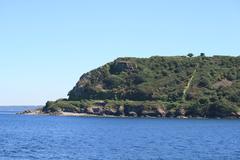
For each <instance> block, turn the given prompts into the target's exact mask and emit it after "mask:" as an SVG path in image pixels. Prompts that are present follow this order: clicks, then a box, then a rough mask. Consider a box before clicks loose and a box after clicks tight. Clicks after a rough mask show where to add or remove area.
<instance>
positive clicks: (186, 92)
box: [43, 53, 240, 117]
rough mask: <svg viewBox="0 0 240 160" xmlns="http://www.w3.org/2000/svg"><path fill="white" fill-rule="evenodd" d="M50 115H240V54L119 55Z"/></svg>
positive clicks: (53, 104) (89, 75)
mask: <svg viewBox="0 0 240 160" xmlns="http://www.w3.org/2000/svg"><path fill="white" fill-rule="evenodd" d="M68 95H69V98H68V99H62V100H58V101H55V102H47V104H46V106H45V107H44V108H43V111H44V112H45V113H52V112H61V111H67V112H75V113H89V114H97V115H116V116H121V115H125V116H154V117H155V116H160V117H177V116H187V117H239V116H240V112H239V111H240V98H239V97H240V57H229V56H213V57H205V55H204V54H203V53H202V54H201V56H198V57H193V55H192V54H191V55H190V54H189V57H186V56H175V57H159V56H154V57H150V58H118V59H116V60H115V61H114V62H110V63H108V64H106V65H104V66H102V67H100V68H97V69H95V70H92V71H90V72H88V73H86V74H84V75H82V76H81V78H80V80H79V81H78V82H77V84H76V86H75V87H74V88H73V89H72V90H71V91H70V92H69V94H68Z"/></svg>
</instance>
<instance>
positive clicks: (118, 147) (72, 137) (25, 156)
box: [0, 111, 240, 160]
mask: <svg viewBox="0 0 240 160" xmlns="http://www.w3.org/2000/svg"><path fill="white" fill-rule="evenodd" d="M11 113H13V112H11ZM5 159H6V160H8V159H10V160H12V159H17V160H35V159H51V160H55V159H56V160H65V159H66V160H68V159H69V160H168V159H170V160H172V159H173V160H175V159H176V160H178V159H179V160H181V159H188V160H195V159H196V160H197V159H204V160H208V159H209V160H211V159H212V160H221V159H222V160H227V159H233V160H238V159H240V120H196V119H194V120H193V119H188V120H183V119H140V118H87V117H85V118H84V117H57V116H26V115H15V114H4V112H1V111H0V160H5Z"/></svg>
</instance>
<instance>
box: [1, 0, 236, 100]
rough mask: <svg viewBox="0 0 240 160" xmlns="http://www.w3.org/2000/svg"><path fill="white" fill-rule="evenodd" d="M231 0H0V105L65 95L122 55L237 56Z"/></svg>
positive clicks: (233, 8) (234, 4)
mask: <svg viewBox="0 0 240 160" xmlns="http://www.w3.org/2000/svg"><path fill="white" fill-rule="evenodd" d="M239 42H240V2H239V1H238V0H201V1H200V0H199V1H197V0H195V1H193V0H181V1H179V0H115V1H113V0H101V1H99V0H85V1H83V0H41V1H34V0H22V1H19V0H1V1H0V75H1V77H0V90H1V92H0V105H29V104H33V105H38V104H44V103H45V102H46V101H47V100H55V99H57V98H61V97H66V96H67V93H68V91H69V90H70V89H72V87H73V86H74V85H75V83H76V82H77V80H78V79H79V77H80V75H81V74H83V73H84V72H87V71H89V70H91V69H94V68H96V67H98V66H100V65H103V64H105V63H106V62H109V61H112V60H114V59H115V58H117V57H122V56H137V57H149V56H153V55H162V56H169V55H186V54H187V53H189V52H192V53H195V54H198V53H200V52H205V53H206V54H207V55H209V56H211V55H214V54H223V55H232V56H237V55H240V45H239Z"/></svg>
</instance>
